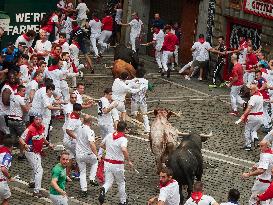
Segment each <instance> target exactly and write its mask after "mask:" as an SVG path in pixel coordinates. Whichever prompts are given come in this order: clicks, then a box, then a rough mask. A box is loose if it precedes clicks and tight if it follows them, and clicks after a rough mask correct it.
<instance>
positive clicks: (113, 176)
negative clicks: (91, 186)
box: [103, 162, 127, 203]
mask: <svg viewBox="0 0 273 205" xmlns="http://www.w3.org/2000/svg"><path fill="white" fill-rule="evenodd" d="M104 172H105V183H104V185H103V187H104V189H105V193H106V192H107V191H108V190H109V189H110V188H111V187H112V185H113V182H114V180H116V183H117V185H118V191H119V197H120V202H121V203H125V202H126V199H127V195H126V193H125V176H124V165H123V164H110V163H108V162H105V164H104Z"/></svg>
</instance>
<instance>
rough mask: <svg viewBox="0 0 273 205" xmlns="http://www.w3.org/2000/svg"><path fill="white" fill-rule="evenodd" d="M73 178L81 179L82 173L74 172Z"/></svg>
mask: <svg viewBox="0 0 273 205" xmlns="http://www.w3.org/2000/svg"><path fill="white" fill-rule="evenodd" d="M71 177H72V178H73V179H79V178H80V173H76V172H74V173H72V175H71Z"/></svg>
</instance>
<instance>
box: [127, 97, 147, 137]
mask: <svg viewBox="0 0 273 205" xmlns="http://www.w3.org/2000/svg"><path fill="white" fill-rule="evenodd" d="M138 110H140V111H141V113H144V114H143V125H144V131H145V132H150V125H149V118H148V115H147V114H146V113H147V103H146V102H135V101H133V100H131V114H132V115H135V116H136V115H137V112H138Z"/></svg>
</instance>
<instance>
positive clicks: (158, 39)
mask: <svg viewBox="0 0 273 205" xmlns="http://www.w3.org/2000/svg"><path fill="white" fill-rule="evenodd" d="M164 37H165V34H164V32H163V31H162V30H160V31H159V32H158V33H154V34H153V41H155V49H156V50H157V51H160V50H161V48H162V46H163V42H164Z"/></svg>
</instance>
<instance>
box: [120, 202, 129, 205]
mask: <svg viewBox="0 0 273 205" xmlns="http://www.w3.org/2000/svg"><path fill="white" fill-rule="evenodd" d="M127 204H128V203H127V202H123V203H119V205H127Z"/></svg>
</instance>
